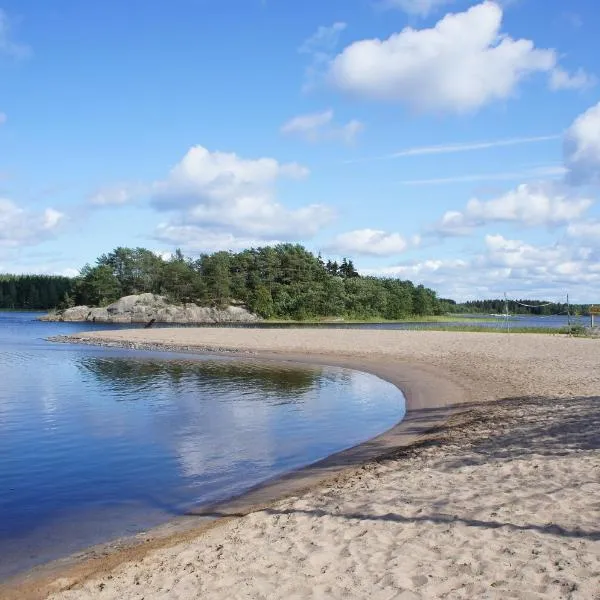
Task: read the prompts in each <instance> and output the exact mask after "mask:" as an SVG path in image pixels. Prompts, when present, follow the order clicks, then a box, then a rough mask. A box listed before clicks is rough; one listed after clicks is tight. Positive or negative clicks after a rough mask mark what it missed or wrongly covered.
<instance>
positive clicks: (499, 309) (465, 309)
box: [450, 298, 589, 316]
mask: <svg viewBox="0 0 600 600" xmlns="http://www.w3.org/2000/svg"><path fill="white" fill-rule="evenodd" d="M505 310H506V303H505V300H504V299H500V298H498V299H495V300H473V301H470V302H463V303H461V304H454V305H451V307H450V312H453V313H463V314H466V313H468V314H486V315H491V314H504V312H505ZM567 310H568V311H569V312H570V314H572V315H574V314H580V315H581V314H587V312H588V310H589V305H588V304H569V305H567V303H566V302H564V303H563V302H548V301H546V300H527V299H518V300H511V299H509V300H508V312H509V314H511V315H542V316H548V315H566V314H567Z"/></svg>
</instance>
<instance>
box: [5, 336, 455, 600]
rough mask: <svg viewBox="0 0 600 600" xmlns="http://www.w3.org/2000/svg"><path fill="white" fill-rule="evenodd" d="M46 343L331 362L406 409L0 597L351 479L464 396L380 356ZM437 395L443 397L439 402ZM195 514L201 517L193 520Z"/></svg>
mask: <svg viewBox="0 0 600 600" xmlns="http://www.w3.org/2000/svg"><path fill="white" fill-rule="evenodd" d="M48 340H49V341H52V342H56V343H69V344H71V343H75V344H86V345H93V346H100V347H105V348H124V349H130V350H136V351H152V352H165V353H185V354H190V357H193V356H194V355H199V354H215V355H222V356H230V357H232V358H235V359H237V360H243V361H247V360H252V361H256V362H269V363H271V362H277V363H291V364H296V365H314V366H331V367H340V368H347V369H352V370H356V371H362V372H365V373H369V374H371V375H375V376H376V377H379V378H380V379H383V380H385V381H388V382H389V383H392V384H393V385H395V386H396V387H398V389H400V391H401V392H402V394H403V396H404V398H405V402H406V413H405V415H404V418H403V419H402V420H401V421H399V422H398V423H396V424H395V425H394V426H393V427H391V428H390V429H388V430H387V431H384V432H383V433H381V434H379V435H378V436H376V437H374V438H371V439H369V440H367V441H365V442H362V443H361V444H358V445H356V446H353V447H351V448H348V449H346V450H342V451H340V452H336V453H334V454H332V455H329V456H328V457H326V458H324V459H321V460H319V461H317V462H315V463H312V464H309V465H307V466H305V467H302V468H300V469H296V470H294V471H291V472H289V473H285V474H283V475H280V476H276V477H274V478H273V479H269V480H267V481H266V482H263V483H261V484H258V485H257V486H253V487H252V488H250V489H249V490H247V491H246V492H244V493H243V494H241V495H239V496H235V497H233V498H230V499H228V500H226V501H224V502H219V503H217V504H214V505H208V506H204V507H201V508H198V509H197V510H192V511H189V512H188V513H187V514H186V515H185V516H183V517H177V518H175V519H171V520H169V521H167V522H165V523H164V524H162V525H159V526H157V527H153V528H151V529H148V530H146V531H143V532H140V533H139V534H136V535H132V536H127V537H120V538H117V539H115V540H111V541H108V542H105V543H102V544H97V545H94V546H91V547H89V548H87V549H85V550H83V551H80V552H77V553H75V554H73V555H71V556H67V557H64V558H61V559H57V560H53V561H51V562H49V563H45V564H42V565H39V566H37V567H34V568H33V569H31V570H28V571H25V572H23V573H19V574H17V575H15V576H14V577H11V578H9V580H8V581H7V582H5V583H0V600H13V598H14V599H17V598H18V599H23V600H29V599H30V598H31V599H33V598H44V597H45V596H47V595H48V593H50V592H52V591H58V589H61V588H63V589H70V587H71V586H72V585H73V584H80V583H82V582H84V581H86V580H88V579H90V578H92V577H95V576H98V575H101V574H103V573H106V572H107V571H108V570H110V569H111V568H114V567H115V566H117V565H119V564H121V563H123V562H125V561H129V560H132V559H136V560H139V559H140V558H142V557H143V556H145V555H146V554H147V553H149V552H151V551H153V550H156V549H159V548H164V547H169V546H172V545H175V544H178V543H180V542H182V541H185V540H187V539H190V538H194V537H197V536H198V535H202V534H203V533H204V532H205V531H208V530H210V529H212V528H214V527H219V526H220V525H223V524H225V523H226V522H227V521H228V520H229V519H230V518H235V517H240V516H244V515H247V514H249V513H251V512H254V511H257V510H262V509H264V508H266V507H268V506H269V505H271V504H273V503H274V502H277V501H279V500H282V499H285V498H288V497H290V496H293V495H297V494H302V493H306V492H308V491H310V490H313V489H315V488H318V487H319V486H321V485H324V484H326V483H327V482H328V481H330V480H336V479H338V478H343V477H351V476H352V474H354V473H355V472H357V471H359V470H360V468H361V467H362V466H363V465H364V464H366V463H369V462H372V461H374V460H377V459H380V458H383V457H384V456H385V455H386V454H389V453H392V452H395V451H397V450H399V449H401V448H405V447H409V446H410V445H412V444H414V443H415V442H417V441H418V440H422V439H423V438H424V437H425V436H426V435H427V433H428V432H429V431H431V430H435V429H436V428H439V427H440V426H441V425H442V424H443V423H444V422H445V421H446V420H447V419H448V418H449V417H450V416H452V415H453V414H456V413H457V412H459V411H460V410H461V399H463V398H464V393H465V392H464V390H463V389H462V388H460V387H459V386H457V385H456V384H455V383H450V384H449V382H448V379H447V377H446V378H445V377H440V376H439V375H436V374H433V373H430V372H427V371H425V370H424V369H423V367H422V366H417V365H397V364H391V363H390V364H378V363H379V362H380V361H369V360H368V359H366V358H363V359H358V360H357V359H352V358H350V357H345V358H340V357H339V356H335V355H319V356H318V357H312V356H309V355H305V354H298V355H294V354H289V353H268V352H254V351H252V352H251V351H244V350H239V349H231V348H223V347H214V346H193V345H177V344H161V343H139V342H127V341H114V340H111V339H106V338H102V337H100V338H95V339H94V338H90V337H88V336H79V335H77V334H75V335H65V336H55V337H52V338H48ZM442 392H443V393H442ZM441 398H446V399H447V400H446V401H442V400H441ZM198 518H201V519H205V520H203V521H202V522H201V523H200V524H198V522H197V520H198ZM56 580H61V581H62V584H61V585H59V586H58V587H57V586H56V585H55V582H56ZM66 580H69V581H68V582H67V581H66ZM63 586H64V587H63Z"/></svg>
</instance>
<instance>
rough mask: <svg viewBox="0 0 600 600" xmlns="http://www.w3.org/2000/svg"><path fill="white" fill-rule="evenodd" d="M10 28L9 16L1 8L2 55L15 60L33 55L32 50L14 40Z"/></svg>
mask: <svg viewBox="0 0 600 600" xmlns="http://www.w3.org/2000/svg"><path fill="white" fill-rule="evenodd" d="M10 26H11V23H10V20H9V18H8V15H7V14H6V12H5V11H4V10H2V9H1V8H0V55H1V54H4V55H6V56H9V57H11V58H15V59H19V58H27V57H28V56H30V54H31V48H30V47H29V46H27V45H25V44H19V43H17V42H15V41H13V40H12V37H11V27H10Z"/></svg>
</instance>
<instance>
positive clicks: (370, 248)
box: [327, 229, 419, 256]
mask: <svg viewBox="0 0 600 600" xmlns="http://www.w3.org/2000/svg"><path fill="white" fill-rule="evenodd" d="M418 242H419V240H418V238H414V239H413V240H411V242H409V241H408V240H406V239H405V238H404V237H403V236H401V235H400V234H399V233H389V232H386V231H382V230H379V229H356V230H354V231H348V232H346V233H341V234H339V235H338V236H336V237H335V238H334V239H333V241H332V242H331V244H329V245H328V247H327V250H328V251H329V252H335V253H337V254H349V255H354V254H365V255H372V256H391V255H393V254H400V253H401V252H404V250H406V249H407V247H408V246H409V244H410V243H412V244H413V245H417V244H418Z"/></svg>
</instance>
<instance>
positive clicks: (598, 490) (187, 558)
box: [0, 328, 600, 600]
mask: <svg viewBox="0 0 600 600" xmlns="http://www.w3.org/2000/svg"><path fill="white" fill-rule="evenodd" d="M81 341H84V342H103V343H115V344H125V345H132V347H133V346H135V345H137V346H138V347H142V348H143V347H148V345H150V347H153V345H160V346H162V347H164V348H171V349H186V350H190V351H193V350H197V351H207V350H216V351H235V352H238V353H239V355H240V356H242V357H251V356H258V357H262V358H267V359H268V358H279V359H282V358H284V359H286V358H288V359H294V360H304V361H309V362H310V361H314V362H319V363H323V364H343V365H346V366H352V367H354V368H363V369H364V370H366V371H370V372H373V373H375V374H377V375H379V376H382V377H385V378H387V379H389V380H390V381H392V382H394V383H396V384H397V385H398V386H399V387H401V389H403V391H404V392H405V394H406V397H407V405H408V409H409V411H408V414H407V422H406V423H405V425H404V429H403V430H402V436H401V437H399V438H396V439H395V441H394V443H393V444H392V445H390V446H387V447H386V448H382V449H381V452H380V454H383V456H380V457H379V458H377V459H371V460H368V461H367V462H365V463H364V464H363V465H362V466H360V467H358V468H356V467H354V468H350V469H346V470H339V469H338V470H336V472H335V473H334V474H332V475H331V476H330V477H329V478H328V479H325V481H323V482H321V483H320V484H319V485H312V486H308V487H309V489H308V491H304V492H301V493H294V494H292V495H291V496H289V497H286V498H284V499H282V500H277V501H274V502H269V503H268V504H266V505H265V506H262V507H261V509H260V510H256V511H253V512H250V513H249V514H246V515H241V516H233V517H229V518H227V519H223V520H222V523H220V524H219V525H217V526H215V527H212V528H210V529H208V530H207V531H204V532H202V533H201V534H200V533H199V534H196V535H192V536H190V535H188V536H187V537H186V539H185V540H183V541H179V542H178V543H176V544H174V545H166V546H165V547H162V548H161V547H158V548H154V549H152V550H150V551H145V552H140V553H138V554H137V555H135V554H130V555H128V556H127V557H126V558H127V560H124V561H119V563H120V564H114V561H113V562H110V561H107V562H105V563H102V561H96V563H95V566H94V568H93V569H88V570H81V569H79V570H77V569H71V570H65V572H64V573H61V574H60V576H57V577H55V578H54V580H52V581H45V582H44V585H43V586H39V587H38V588H36V589H34V588H33V587H31V586H30V587H27V586H25V587H23V589H22V595H21V597H46V596H48V595H49V594H50V597H51V598H53V599H54V600H75V599H77V600H79V599H86V598H102V599H107V600H113V599H114V600H117V599H122V600H134V599H135V600H142V599H145V600H149V599H158V598H164V599H167V598H168V599H181V600H188V599H192V598H211V599H213V598H214V599H221V598H222V599H226V598H227V599H230V598H252V599H269V600H270V599H277V598H281V599H284V598H285V599H294V598H298V599H300V598H315V599H317V598H345V599H347V598H372V599H374V600H416V599H421V598H422V599H429V598H450V599H454V598H456V599H459V598H465V599H467V598H519V599H521V598H522V599H542V598H544V599H545V598H557V599H559V598H560V599H564V598H573V599H585V600H600V340H598V339H584V338H569V337H566V336H559V335H556V336H551V335H533V334H499V333H459V332H433V331H418V332H417V331H390V330H387V331H375V330H341V329H340V330H318V329H299V330H275V329H274V330H266V329H205V328H203V329H191V328H177V329H175V328H174V329H150V330H121V331H116V332H95V333H87V334H81ZM428 411H429V412H428ZM436 411H437V412H436ZM411 415H412V416H411ZM424 415H433V416H432V417H431V420H430V421H418V418H420V417H423V416H424ZM411 418H412V419H414V420H413V421H411ZM424 422H426V424H427V426H426V427H425V426H423V425H422V423H424ZM413 423H421V426H420V427H417V426H416V425H415V426H414V427H413V425H412V424H413ZM411 427H412V429H411ZM426 429H427V430H429V431H428V432H425V430H426ZM394 444H395V445H394ZM384 450H385V452H384ZM229 514H235V513H229ZM10 594H13V596H12V597H18V596H17V595H14V594H15V590H14V589H13V590H12V591H11V590H7V591H6V592H5V595H4V597H7V598H8V597H11V596H10ZM0 595H1V594H0Z"/></svg>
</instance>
